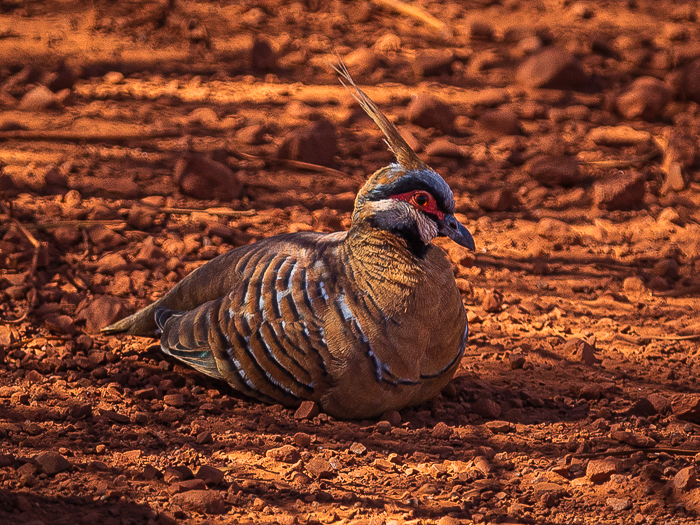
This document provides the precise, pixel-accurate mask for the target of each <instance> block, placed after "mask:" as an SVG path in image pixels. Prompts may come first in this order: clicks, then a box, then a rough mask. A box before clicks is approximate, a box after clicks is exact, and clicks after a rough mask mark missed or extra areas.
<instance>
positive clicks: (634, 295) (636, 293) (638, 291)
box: [622, 276, 647, 302]
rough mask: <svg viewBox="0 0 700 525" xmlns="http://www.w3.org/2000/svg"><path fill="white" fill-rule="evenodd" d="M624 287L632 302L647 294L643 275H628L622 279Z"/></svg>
mask: <svg viewBox="0 0 700 525" xmlns="http://www.w3.org/2000/svg"><path fill="white" fill-rule="evenodd" d="M622 289H623V290H624V291H625V295H626V296H627V299H628V300H629V301H630V302H636V301H639V300H640V299H641V298H642V297H644V296H645V295H646V294H647V287H646V285H645V284H644V280H643V279H642V278H641V277H637V276H635V277H627V278H626V279H625V280H624V281H622Z"/></svg>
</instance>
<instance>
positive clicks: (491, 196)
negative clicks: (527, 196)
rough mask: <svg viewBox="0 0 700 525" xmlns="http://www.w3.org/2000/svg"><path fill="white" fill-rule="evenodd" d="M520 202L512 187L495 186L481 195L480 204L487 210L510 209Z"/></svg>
mask: <svg viewBox="0 0 700 525" xmlns="http://www.w3.org/2000/svg"><path fill="white" fill-rule="evenodd" d="M517 203H518V199H517V197H516V196H515V194H514V193H513V191H512V190H511V189H510V188H495V189H493V190H489V191H486V192H484V193H482V194H481V195H480V196H479V206H480V207H481V208H482V209H483V210H485V211H508V210H511V209H512V208H513V207H514V206H515V205H516V204H517Z"/></svg>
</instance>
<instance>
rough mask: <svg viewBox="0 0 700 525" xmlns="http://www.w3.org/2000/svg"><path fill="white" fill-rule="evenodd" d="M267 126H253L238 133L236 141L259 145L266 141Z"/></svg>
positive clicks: (246, 127)
mask: <svg viewBox="0 0 700 525" xmlns="http://www.w3.org/2000/svg"><path fill="white" fill-rule="evenodd" d="M266 133H267V126H265V125H263V124H251V125H250V126H245V127H243V128H241V129H240V130H238V131H237V132H236V136H235V137H236V140H237V141H239V142H242V143H243V144H250V145H259V144H262V143H263V142H264V140H265V134H266Z"/></svg>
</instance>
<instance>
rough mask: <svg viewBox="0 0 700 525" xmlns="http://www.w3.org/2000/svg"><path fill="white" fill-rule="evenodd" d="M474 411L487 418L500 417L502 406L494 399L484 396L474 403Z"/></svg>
mask: <svg viewBox="0 0 700 525" xmlns="http://www.w3.org/2000/svg"><path fill="white" fill-rule="evenodd" d="M472 412H474V413H475V414H478V415H480V416H481V417H483V418H486V419H498V418H499V417H500V416H501V406H500V405H499V404H498V403H496V402H495V401H494V400H493V399H488V398H485V397H482V398H480V399H478V400H477V401H476V403H474V404H472Z"/></svg>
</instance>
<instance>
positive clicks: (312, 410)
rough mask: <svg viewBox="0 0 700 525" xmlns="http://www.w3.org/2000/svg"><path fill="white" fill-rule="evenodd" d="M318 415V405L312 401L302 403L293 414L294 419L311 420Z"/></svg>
mask: <svg viewBox="0 0 700 525" xmlns="http://www.w3.org/2000/svg"><path fill="white" fill-rule="evenodd" d="M318 413H319V409H318V405H317V404H316V402H314V401H302V403H301V405H299V408H297V410H296V412H294V419H297V420H301V419H312V418H314V417H316V416H317V415H318Z"/></svg>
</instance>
